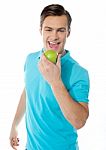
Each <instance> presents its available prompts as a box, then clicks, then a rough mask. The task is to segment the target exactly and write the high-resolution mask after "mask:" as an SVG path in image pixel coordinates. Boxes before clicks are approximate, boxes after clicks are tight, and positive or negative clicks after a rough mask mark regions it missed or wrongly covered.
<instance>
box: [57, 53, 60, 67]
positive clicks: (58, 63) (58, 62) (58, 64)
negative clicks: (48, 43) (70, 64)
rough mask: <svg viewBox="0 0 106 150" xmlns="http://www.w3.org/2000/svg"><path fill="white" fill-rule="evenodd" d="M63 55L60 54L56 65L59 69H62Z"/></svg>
mask: <svg viewBox="0 0 106 150" xmlns="http://www.w3.org/2000/svg"><path fill="white" fill-rule="evenodd" d="M60 59H61V54H59V55H58V58H57V63H56V65H57V66H58V67H59V68H61V60H60Z"/></svg>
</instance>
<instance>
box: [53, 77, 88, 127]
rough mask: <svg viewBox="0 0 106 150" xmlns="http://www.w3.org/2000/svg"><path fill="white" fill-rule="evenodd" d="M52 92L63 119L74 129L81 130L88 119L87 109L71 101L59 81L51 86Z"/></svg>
mask: <svg viewBox="0 0 106 150" xmlns="http://www.w3.org/2000/svg"><path fill="white" fill-rule="evenodd" d="M52 90H53V93H54V95H55V97H56V99H57V102H58V104H59V106H60V109H61V111H62V113H63V115H64V116H65V118H66V119H67V120H68V121H69V122H70V123H71V124H72V125H73V126H74V127H75V128H77V129H79V128H81V127H82V126H83V125H84V124H85V122H86V119H87V118H88V109H87V108H85V107H84V106H83V105H81V104H80V103H78V102H75V101H74V100H73V99H72V97H71V96H70V95H69V93H68V91H67V90H66V88H65V86H64V84H63V83H62V81H61V80H60V81H57V82H55V83H54V84H52Z"/></svg>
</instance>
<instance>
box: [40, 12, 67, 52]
mask: <svg viewBox="0 0 106 150" xmlns="http://www.w3.org/2000/svg"><path fill="white" fill-rule="evenodd" d="M41 35H42V37H43V44H44V49H45V50H48V49H53V50H55V51H57V52H58V53H62V51H63V50H64V45H65V42H66V38H67V37H68V36H69V30H68V23H67V18H66V16H65V15H62V16H48V17H46V18H45V20H44V22H43V24H42V29H41Z"/></svg>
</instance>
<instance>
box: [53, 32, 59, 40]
mask: <svg viewBox="0 0 106 150" xmlns="http://www.w3.org/2000/svg"><path fill="white" fill-rule="evenodd" d="M52 38H53V40H58V39H59V36H58V32H57V31H56V30H54V31H53V32H52Z"/></svg>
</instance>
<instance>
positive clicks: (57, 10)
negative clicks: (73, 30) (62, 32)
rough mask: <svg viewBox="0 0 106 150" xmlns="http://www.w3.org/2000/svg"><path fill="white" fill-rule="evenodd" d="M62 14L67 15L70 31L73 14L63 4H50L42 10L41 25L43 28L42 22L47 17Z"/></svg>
mask: <svg viewBox="0 0 106 150" xmlns="http://www.w3.org/2000/svg"><path fill="white" fill-rule="evenodd" d="M62 15H65V16H66V17H67V22H68V30H69V31H70V26H71V22H72V18H71V15H70V13H69V12H68V11H67V10H65V8H64V7H63V6H62V5H59V4H51V5H48V6H46V7H45V8H44V9H43V10H42V12H41V15H40V27H41V28H42V24H43V22H44V20H45V18H46V17H48V16H62Z"/></svg>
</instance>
